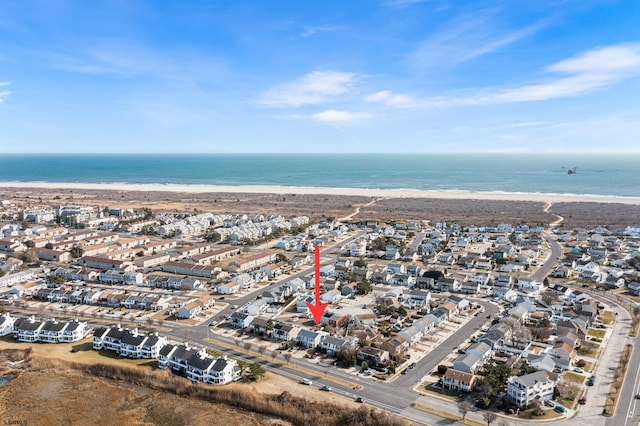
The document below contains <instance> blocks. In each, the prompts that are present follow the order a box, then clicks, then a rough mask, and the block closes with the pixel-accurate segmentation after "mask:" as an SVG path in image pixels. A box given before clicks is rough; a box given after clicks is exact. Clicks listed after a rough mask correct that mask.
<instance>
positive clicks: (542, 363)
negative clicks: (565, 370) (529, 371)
mask: <svg viewBox="0 0 640 426" xmlns="http://www.w3.org/2000/svg"><path fill="white" fill-rule="evenodd" d="M526 363H527V365H530V366H532V367H535V368H537V369H538V370H544V371H548V372H552V371H553V370H554V369H555V368H556V363H555V361H554V359H553V356H551V354H548V353H542V354H540V355H536V354H527V360H526Z"/></svg>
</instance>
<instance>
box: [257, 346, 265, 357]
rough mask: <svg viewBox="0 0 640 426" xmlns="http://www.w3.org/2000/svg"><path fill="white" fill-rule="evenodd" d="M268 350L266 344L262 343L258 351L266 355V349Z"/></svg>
mask: <svg viewBox="0 0 640 426" xmlns="http://www.w3.org/2000/svg"><path fill="white" fill-rule="evenodd" d="M266 350H267V347H266V345H260V346H258V352H259V353H260V355H264V351H266Z"/></svg>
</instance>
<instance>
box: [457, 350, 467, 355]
mask: <svg viewBox="0 0 640 426" xmlns="http://www.w3.org/2000/svg"><path fill="white" fill-rule="evenodd" d="M458 353H459V354H462V355H464V354H466V353H467V351H465V350H464V349H458Z"/></svg>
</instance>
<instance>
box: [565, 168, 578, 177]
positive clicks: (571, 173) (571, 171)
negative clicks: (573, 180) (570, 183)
mask: <svg viewBox="0 0 640 426" xmlns="http://www.w3.org/2000/svg"><path fill="white" fill-rule="evenodd" d="M576 169H577V167H574V168H573V169H569V171H568V172H567V174H569V175H575V174H576Z"/></svg>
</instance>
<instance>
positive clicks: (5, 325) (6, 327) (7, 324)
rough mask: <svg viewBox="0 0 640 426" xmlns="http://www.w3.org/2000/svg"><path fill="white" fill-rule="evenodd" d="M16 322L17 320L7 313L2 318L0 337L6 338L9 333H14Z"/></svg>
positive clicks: (0, 320) (0, 319) (0, 321)
mask: <svg viewBox="0 0 640 426" xmlns="http://www.w3.org/2000/svg"><path fill="white" fill-rule="evenodd" d="M15 322H16V318H14V317H12V316H11V315H9V313H6V314H4V315H2V316H0V336H6V335H7V334H9V333H13V324H14V323H15Z"/></svg>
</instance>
